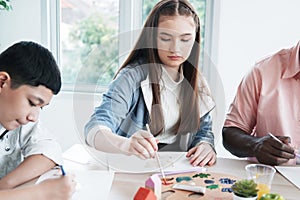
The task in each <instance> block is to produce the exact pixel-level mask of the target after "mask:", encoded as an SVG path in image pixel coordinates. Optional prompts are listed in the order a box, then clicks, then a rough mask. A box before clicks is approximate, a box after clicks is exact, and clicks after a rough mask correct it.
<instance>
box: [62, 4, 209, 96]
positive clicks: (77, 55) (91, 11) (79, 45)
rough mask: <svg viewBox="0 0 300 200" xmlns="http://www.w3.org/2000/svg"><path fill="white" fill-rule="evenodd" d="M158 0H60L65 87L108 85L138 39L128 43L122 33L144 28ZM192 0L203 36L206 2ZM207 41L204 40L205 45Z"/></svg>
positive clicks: (85, 88)
mask: <svg viewBox="0 0 300 200" xmlns="http://www.w3.org/2000/svg"><path fill="white" fill-rule="evenodd" d="M157 2H158V0H155V1H154V0H126V2H125V1H123V0H121V1H119V0H60V12H61V13H60V16H61V19H60V20H61V21H60V37H59V38H60V42H59V43H58V44H60V47H59V48H58V49H59V50H60V60H59V61H60V66H61V67H62V69H61V70H62V77H63V84H64V89H68V88H69V89H74V86H75V85H76V88H77V89H78V88H79V87H78V86H80V88H84V89H83V90H89V89H87V88H89V87H84V86H91V85H92V86H95V85H97V87H98V86H100V87H101V86H103V87H105V86H107V85H108V84H109V83H110V82H111V80H112V78H113V76H114V74H115V72H116V70H117V69H118V67H119V65H120V64H121V63H122V61H123V60H124V58H125V57H126V55H124V54H126V53H128V49H130V48H131V47H132V45H133V44H134V41H135V38H136V37H135V38H134V39H131V41H130V42H129V43H128V41H125V40H127V38H126V37H120V35H122V33H123V32H125V31H131V30H133V29H137V28H141V26H142V24H143V21H144V20H145V18H146V16H147V15H148V13H149V12H150V10H151V8H152V7H153V6H154V5H155V4H156V3H157ZM190 2H191V3H192V4H193V6H194V7H195V9H196V10H197V12H198V15H199V17H200V19H201V24H202V38H203V37H204V20H205V6H206V5H205V2H206V1H205V0H190ZM141 11H142V12H141ZM123 36H124V35H123ZM119 40H120V41H119ZM203 41H204V40H203V39H202V40H201V42H202V43H201V45H202V46H203ZM122 44H126V46H127V48H126V49H127V50H126V51H122V50H121V49H122ZM123 46H124V45H123ZM128 46H130V47H128ZM75 90H76V89H75Z"/></svg>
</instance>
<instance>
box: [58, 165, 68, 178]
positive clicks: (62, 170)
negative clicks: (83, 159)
mask: <svg viewBox="0 0 300 200" xmlns="http://www.w3.org/2000/svg"><path fill="white" fill-rule="evenodd" d="M59 167H60V170H61V173H62V175H63V176H65V175H66V172H65V170H64V168H63V166H62V165H59Z"/></svg>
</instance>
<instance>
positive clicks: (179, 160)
mask: <svg viewBox="0 0 300 200" xmlns="http://www.w3.org/2000/svg"><path fill="white" fill-rule="evenodd" d="M185 155H186V152H166V151H163V152H158V156H159V159H160V162H161V165H162V167H163V169H164V171H165V172H176V171H182V170H184V171H185V170H191V169H192V170H202V169H203V168H202V167H198V166H197V167H193V166H192V165H191V164H190V163H189V160H188V158H186V157H185ZM107 159H108V164H109V167H110V169H111V170H113V171H116V172H126V173H149V172H160V168H159V165H158V163H157V161H156V159H155V158H151V159H146V160H143V159H140V158H138V157H136V156H126V155H121V154H110V155H107Z"/></svg>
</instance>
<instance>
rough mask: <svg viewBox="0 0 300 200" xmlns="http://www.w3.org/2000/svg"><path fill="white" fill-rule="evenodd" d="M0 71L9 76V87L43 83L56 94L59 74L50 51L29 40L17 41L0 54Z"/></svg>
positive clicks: (59, 86)
mask: <svg viewBox="0 0 300 200" xmlns="http://www.w3.org/2000/svg"><path fill="white" fill-rule="evenodd" d="M0 71H5V72H7V73H8V74H9V76H10V77H11V87H12V88H13V89H16V88H18V87H20V86H22V85H30V86H36V87H37V86H39V85H43V86H45V87H47V88H48V89H50V90H51V91H52V92H53V94H57V93H58V92H59V91H60V88H61V75H60V70H59V68H58V66H57V63H56V61H55V59H54V57H53V55H52V53H51V52H50V51H49V50H48V49H46V48H45V47H43V46H41V45H39V44H37V43H35V42H31V41H21V42H18V43H16V44H14V45H12V46H10V47H9V48H7V49H6V50H5V51H3V52H2V53H1V54H0Z"/></svg>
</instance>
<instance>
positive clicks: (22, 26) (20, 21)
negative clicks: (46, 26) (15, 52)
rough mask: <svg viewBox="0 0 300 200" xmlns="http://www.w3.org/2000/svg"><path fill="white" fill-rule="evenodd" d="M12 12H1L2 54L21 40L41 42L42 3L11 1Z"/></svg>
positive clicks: (36, 0) (35, 1) (0, 37)
mask: <svg viewBox="0 0 300 200" xmlns="http://www.w3.org/2000/svg"><path fill="white" fill-rule="evenodd" d="M11 5H12V6H13V10H12V11H9V12H8V11H3V10H2V11H1V10H0V52H2V51H3V50H4V49H6V48H7V47H8V46H10V45H11V44H12V43H15V42H17V41H20V40H32V41H36V42H41V40H42V30H41V9H40V8H41V1H40V0H26V1H22V0H15V1H11Z"/></svg>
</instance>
